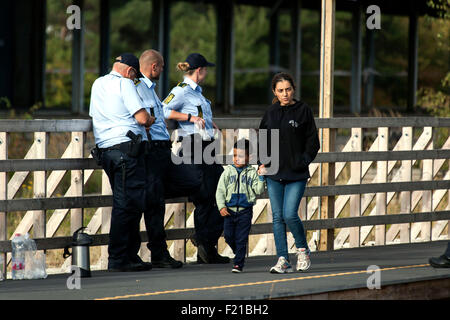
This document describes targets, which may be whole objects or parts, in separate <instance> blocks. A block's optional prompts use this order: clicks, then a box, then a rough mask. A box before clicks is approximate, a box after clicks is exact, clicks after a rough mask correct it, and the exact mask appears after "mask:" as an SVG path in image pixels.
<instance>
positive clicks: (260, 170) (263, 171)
mask: <svg viewBox="0 0 450 320" xmlns="http://www.w3.org/2000/svg"><path fill="white" fill-rule="evenodd" d="M257 173H258V174H259V175H260V176H264V175H266V173H267V169H266V167H265V166H264V165H263V164H262V165H260V166H259V167H258V171H257Z"/></svg>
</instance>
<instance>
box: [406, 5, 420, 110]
mask: <svg viewBox="0 0 450 320" xmlns="http://www.w3.org/2000/svg"><path fill="white" fill-rule="evenodd" d="M418 52H419V32H418V16H417V9H416V5H415V1H412V7H411V13H410V15H409V31H408V101H407V107H406V110H407V111H408V112H413V111H414V108H415V106H416V102H417V98H416V91H417V77H418V70H419V68H418Z"/></svg>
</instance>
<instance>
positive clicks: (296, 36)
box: [290, 0, 302, 100]
mask: <svg viewBox="0 0 450 320" xmlns="http://www.w3.org/2000/svg"><path fill="white" fill-rule="evenodd" d="M301 7H302V0H294V1H292V11H291V43H290V69H291V74H292V76H293V77H294V82H295V84H296V85H297V88H296V90H295V98H296V99H297V100H300V97H301V85H302V82H301V70H302V58H301V54H302V30H301V20H300V16H301Z"/></svg>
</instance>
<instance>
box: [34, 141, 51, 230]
mask: <svg viewBox="0 0 450 320" xmlns="http://www.w3.org/2000/svg"><path fill="white" fill-rule="evenodd" d="M34 140H35V142H36V143H37V148H36V154H35V157H34V158H35V159H45V158H47V141H48V133H46V132H35V134H34ZM46 190H47V178H46V173H45V171H34V173H33V198H45V197H46V195H47V191H46ZM45 227H46V222H45V210H34V211H33V238H45Z"/></svg>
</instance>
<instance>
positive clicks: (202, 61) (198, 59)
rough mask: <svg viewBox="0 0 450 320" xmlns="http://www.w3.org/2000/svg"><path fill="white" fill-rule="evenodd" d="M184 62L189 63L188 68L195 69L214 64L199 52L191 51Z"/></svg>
mask: <svg viewBox="0 0 450 320" xmlns="http://www.w3.org/2000/svg"><path fill="white" fill-rule="evenodd" d="M186 62H187V63H189V69H197V68H200V67H214V66H215V64H214V63H211V62H208V61H207V60H206V58H205V57H204V56H202V55H201V54H200V53H191V54H190V55H188V57H187V58H186Z"/></svg>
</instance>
